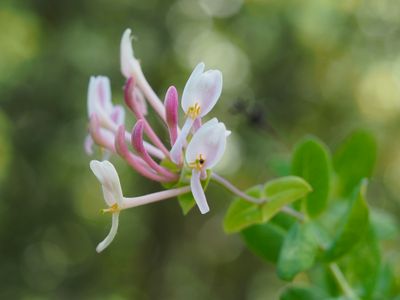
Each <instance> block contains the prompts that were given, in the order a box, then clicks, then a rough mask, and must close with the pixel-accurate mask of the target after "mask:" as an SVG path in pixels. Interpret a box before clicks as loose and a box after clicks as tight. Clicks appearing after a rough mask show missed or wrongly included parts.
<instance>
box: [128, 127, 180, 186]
mask: <svg viewBox="0 0 400 300" xmlns="http://www.w3.org/2000/svg"><path fill="white" fill-rule="evenodd" d="M145 127H146V122H145V121H144V120H139V121H137V122H136V124H135V126H134V127H133V130H132V136H131V139H132V141H131V142H132V146H133V148H135V150H136V151H137V152H138V154H139V155H140V156H141V157H142V158H143V160H144V161H145V162H146V163H147V164H148V165H149V166H150V167H151V168H153V169H154V170H155V171H156V172H157V173H160V174H161V175H162V176H165V177H166V178H168V179H170V180H172V181H173V180H178V175H177V174H174V173H172V172H170V171H168V170H167V169H165V168H164V167H161V166H160V165H159V164H158V163H156V162H155V161H154V160H153V159H152V158H151V156H150V155H149V153H148V152H147V150H146V148H145V146H144V141H143V131H144V129H145Z"/></svg>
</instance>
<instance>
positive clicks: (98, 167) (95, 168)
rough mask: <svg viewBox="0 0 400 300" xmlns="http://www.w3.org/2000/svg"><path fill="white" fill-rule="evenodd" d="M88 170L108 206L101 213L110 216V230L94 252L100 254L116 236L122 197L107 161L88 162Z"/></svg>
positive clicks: (119, 186) (112, 169) (119, 185)
mask: <svg viewBox="0 0 400 300" xmlns="http://www.w3.org/2000/svg"><path fill="white" fill-rule="evenodd" d="M90 169H91V170H92V172H93V173H94V175H95V176H96V177H97V179H98V180H99V181H100V183H101V186H102V189H103V195H104V200H105V202H106V204H107V205H108V208H107V209H104V210H103V212H110V213H111V214H112V223H111V230H110V232H109V233H108V235H107V236H106V238H105V239H104V240H103V241H102V242H101V243H100V244H98V245H97V247H96V251H97V252H101V251H103V250H104V249H105V248H107V246H108V245H110V243H111V242H112V241H113V239H114V237H115V235H116V234H117V231H118V221H119V212H120V210H121V209H122V207H123V206H124V197H123V196H122V189H121V184H120V181H119V177H118V173H117V171H116V170H115V168H114V166H113V165H112V164H111V163H110V162H109V161H107V160H105V161H102V162H100V161H97V160H92V161H91V162H90Z"/></svg>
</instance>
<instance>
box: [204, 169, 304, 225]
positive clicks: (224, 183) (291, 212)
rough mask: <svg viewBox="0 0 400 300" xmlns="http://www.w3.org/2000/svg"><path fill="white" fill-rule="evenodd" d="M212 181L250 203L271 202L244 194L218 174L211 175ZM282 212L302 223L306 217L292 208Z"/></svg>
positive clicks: (285, 208) (284, 209)
mask: <svg viewBox="0 0 400 300" xmlns="http://www.w3.org/2000/svg"><path fill="white" fill-rule="evenodd" d="M211 179H213V180H214V181H215V182H217V183H219V184H220V185H221V186H223V187H224V188H226V189H227V190H228V191H230V192H231V193H233V194H235V195H237V196H239V197H240V198H242V199H243V200H246V201H248V202H251V203H255V204H262V203H265V202H268V201H270V199H268V198H261V199H259V198H255V197H252V196H250V195H247V194H246V193H245V192H243V191H242V190H240V189H238V188H237V187H236V186H234V185H233V184H232V183H231V182H230V181H228V180H227V179H226V178H224V177H222V176H219V175H218V174H216V173H212V174H211ZM282 212H283V213H285V214H287V215H290V216H292V217H294V218H296V219H297V220H299V221H300V222H303V221H304V216H303V214H302V213H300V212H298V211H296V210H294V209H293V208H291V207H288V206H285V207H283V208H282Z"/></svg>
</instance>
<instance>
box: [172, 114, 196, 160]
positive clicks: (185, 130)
mask: <svg viewBox="0 0 400 300" xmlns="http://www.w3.org/2000/svg"><path fill="white" fill-rule="evenodd" d="M193 122H194V120H193V119H191V118H187V119H186V121H185V124H184V125H183V127H182V130H181V132H180V133H179V135H178V138H177V139H176V141H175V144H174V145H173V146H172V149H171V151H170V154H171V159H172V161H173V162H174V163H176V164H179V163H180V162H181V157H182V148H183V146H184V145H185V142H186V138H187V136H188V134H189V132H190V128H192V125H193Z"/></svg>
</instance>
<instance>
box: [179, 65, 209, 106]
mask: <svg viewBox="0 0 400 300" xmlns="http://www.w3.org/2000/svg"><path fill="white" fill-rule="evenodd" d="M204 68H205V65H204V63H203V62H201V63H199V64H198V65H197V66H196V67H195V68H194V70H193V72H192V74H191V75H190V77H189V79H188V81H187V82H186V85H185V88H184V89H183V93H182V109H183V111H184V112H187V110H188V109H189V107H190V106H193V105H194V104H195V103H196V101H199V100H197V99H196V94H195V93H196V91H197V88H196V87H197V82H198V79H199V77H200V76H201V74H202V73H203V71H204Z"/></svg>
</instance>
